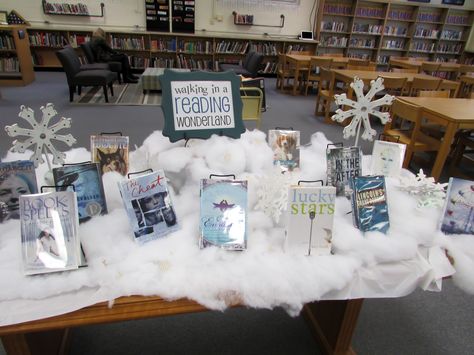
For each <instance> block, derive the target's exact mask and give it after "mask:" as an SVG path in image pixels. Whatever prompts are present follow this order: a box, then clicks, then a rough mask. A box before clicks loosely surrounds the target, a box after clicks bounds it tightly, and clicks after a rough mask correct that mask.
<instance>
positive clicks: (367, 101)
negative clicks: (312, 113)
mask: <svg viewBox="0 0 474 355" xmlns="http://www.w3.org/2000/svg"><path fill="white" fill-rule="evenodd" d="M351 88H352V89H353V90H354V94H355V95H356V98H357V101H354V100H350V99H348V98H347V96H346V94H341V95H334V98H335V100H336V104H337V105H345V106H350V107H352V108H351V109H350V110H348V111H342V110H341V109H338V110H336V113H335V114H334V115H333V116H332V117H331V118H332V120H333V121H337V122H343V121H344V120H346V119H347V118H350V117H353V118H352V121H351V123H350V124H349V125H348V126H347V127H345V128H344V131H343V134H344V139H348V138H349V137H352V136H356V141H355V145H357V143H358V140H359V134H360V126H361V124H363V125H364V132H363V133H362V139H365V140H369V141H371V140H373V139H374V137H375V136H376V134H377V131H376V130H375V129H372V127H371V126H370V120H369V115H373V116H376V117H378V118H379V119H380V122H382V124H385V123H387V122H388V121H389V120H390V114H389V113H388V112H380V111H379V110H377V108H378V107H380V106H385V105H391V104H392V101H393V100H394V97H393V96H392V95H388V94H386V95H385V96H383V97H382V98H380V99H378V100H374V101H372V99H373V98H374V96H375V94H377V93H378V92H380V91H382V90H384V89H385V87H384V86H383V78H381V77H378V78H377V80H375V81H374V80H372V81H371V82H370V90H369V92H368V93H367V94H366V95H365V96H364V82H363V81H362V80H360V79H359V78H358V77H355V78H354V82H353V83H351Z"/></svg>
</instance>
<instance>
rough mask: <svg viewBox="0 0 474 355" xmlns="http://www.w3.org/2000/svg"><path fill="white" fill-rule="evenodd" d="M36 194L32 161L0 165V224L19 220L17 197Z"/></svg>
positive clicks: (36, 188)
mask: <svg viewBox="0 0 474 355" xmlns="http://www.w3.org/2000/svg"><path fill="white" fill-rule="evenodd" d="M37 192H38V187H37V184H36V174H35V166H34V164H33V162H32V161H29V160H17V161H12V162H8V163H0V222H4V221H6V220H9V219H19V218H20V204H19V202H20V199H19V197H20V196H21V195H25V194H35V193H37Z"/></svg>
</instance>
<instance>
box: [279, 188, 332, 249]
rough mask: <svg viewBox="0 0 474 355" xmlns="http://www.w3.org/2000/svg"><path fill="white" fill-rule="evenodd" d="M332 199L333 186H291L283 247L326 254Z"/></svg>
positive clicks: (330, 225) (328, 246)
mask: <svg viewBox="0 0 474 355" xmlns="http://www.w3.org/2000/svg"><path fill="white" fill-rule="evenodd" d="M335 201H336V188H335V187H334V186H322V187H309V186H291V187H290V189H289V191H288V209H287V214H288V224H287V230H286V240H285V250H287V251H289V252H295V253H298V254H300V255H315V254H316V255H328V254H330V253H331V239H332V228H333V220H334V209H335Z"/></svg>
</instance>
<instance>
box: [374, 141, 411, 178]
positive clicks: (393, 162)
mask: <svg viewBox="0 0 474 355" xmlns="http://www.w3.org/2000/svg"><path fill="white" fill-rule="evenodd" d="M405 150H406V145H405V144H400V143H393V142H386V141H380V140H376V141H375V142H374V147H373V149H372V170H371V171H372V174H373V175H383V176H392V177H396V176H400V172H401V170H402V165H403V159H404V158H405Z"/></svg>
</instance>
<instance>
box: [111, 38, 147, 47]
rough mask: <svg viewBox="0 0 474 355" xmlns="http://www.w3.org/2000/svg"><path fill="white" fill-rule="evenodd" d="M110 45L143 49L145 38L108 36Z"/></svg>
mask: <svg viewBox="0 0 474 355" xmlns="http://www.w3.org/2000/svg"><path fill="white" fill-rule="evenodd" d="M110 45H111V47H112V48H113V49H129V50H130V49H131V50H133V49H137V50H144V49H145V38H144V37H143V36H141V37H116V36H113V35H111V36H110Z"/></svg>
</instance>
